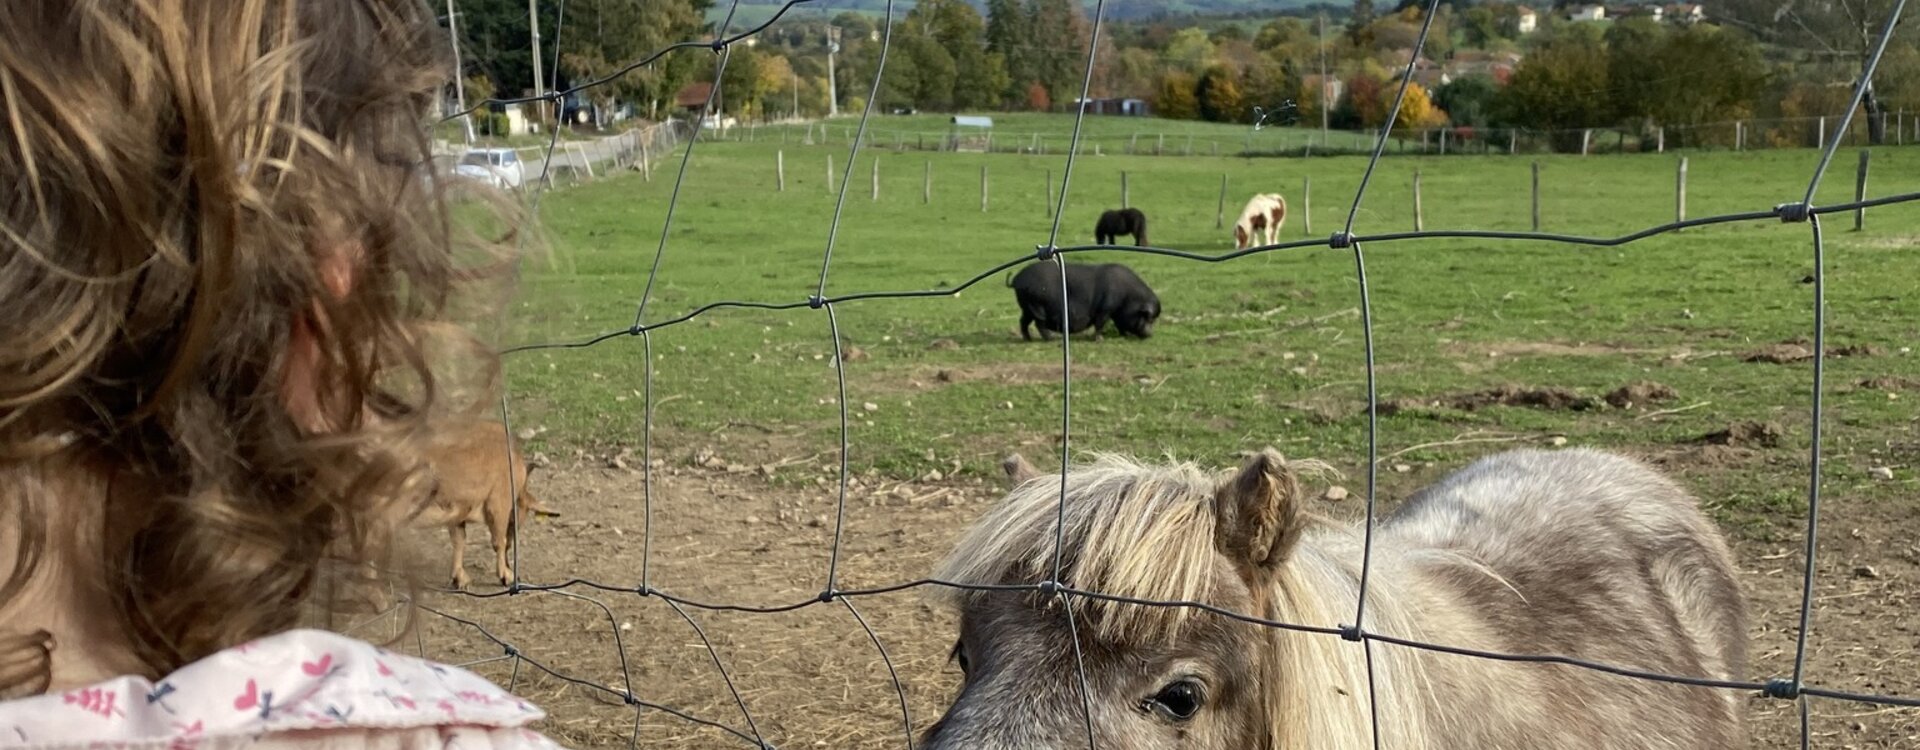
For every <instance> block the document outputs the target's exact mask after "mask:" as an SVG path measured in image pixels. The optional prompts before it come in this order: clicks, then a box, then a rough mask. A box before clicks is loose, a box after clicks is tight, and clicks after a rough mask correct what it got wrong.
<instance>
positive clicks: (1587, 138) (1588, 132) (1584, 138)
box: [1580, 128, 1593, 156]
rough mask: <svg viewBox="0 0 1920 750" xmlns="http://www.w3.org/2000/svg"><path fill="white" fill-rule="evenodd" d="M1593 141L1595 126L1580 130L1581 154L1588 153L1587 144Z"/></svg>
mask: <svg viewBox="0 0 1920 750" xmlns="http://www.w3.org/2000/svg"><path fill="white" fill-rule="evenodd" d="M1592 142H1593V128H1587V129H1585V130H1582V131H1580V155H1581V156H1586V155H1587V145H1588V144H1590V143H1592Z"/></svg>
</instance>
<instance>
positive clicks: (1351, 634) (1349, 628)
mask: <svg viewBox="0 0 1920 750" xmlns="http://www.w3.org/2000/svg"><path fill="white" fill-rule="evenodd" d="M1342 234H1344V232H1343V233H1342ZM1364 636H1365V634H1364V633H1361V632H1360V626H1359V625H1341V626H1340V640H1343V641H1352V642H1354V643H1359V642H1360V639H1361V638H1362V637H1364Z"/></svg>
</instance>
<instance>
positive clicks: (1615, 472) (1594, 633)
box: [1376, 449, 1747, 748]
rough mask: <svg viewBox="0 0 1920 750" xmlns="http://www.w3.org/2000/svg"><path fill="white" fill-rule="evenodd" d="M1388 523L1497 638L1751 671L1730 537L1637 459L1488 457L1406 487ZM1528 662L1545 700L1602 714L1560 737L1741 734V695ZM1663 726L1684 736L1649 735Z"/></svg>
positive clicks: (1668, 668)
mask: <svg viewBox="0 0 1920 750" xmlns="http://www.w3.org/2000/svg"><path fill="white" fill-rule="evenodd" d="M1380 533H1381V537H1380V539H1378V540H1377V541H1376V544H1378V545H1380V548H1382V549H1391V550H1395V552H1396V555H1395V556H1396V557H1397V558H1398V560H1399V561H1400V562H1401V563H1402V564H1404V565H1406V566H1407V569H1408V572H1410V573H1412V574H1413V577H1414V579H1415V582H1417V583H1416V585H1420V586H1423V587H1428V588H1429V592H1430V593H1431V594H1432V595H1436V596H1444V598H1448V599H1452V600H1453V601H1456V602H1459V603H1461V604H1462V605H1463V606H1462V607H1461V608H1460V610H1461V611H1460V613H1459V614H1460V615H1461V616H1463V617H1465V618H1468V619H1469V620H1472V621H1475V622H1476V624H1477V625H1478V626H1479V627H1477V628H1475V629H1476V630H1479V631H1480V632H1481V633H1482V634H1483V637H1484V638H1486V639H1487V640H1489V641H1491V643H1487V644H1483V645H1485V646H1490V647H1492V648H1493V649H1494V650H1498V651H1503V652H1507V653H1518V654H1540V655H1548V654H1552V655H1562V656H1572V657H1576V658H1581V659H1586V660H1590V661H1597V662H1602V663H1606V664H1612V665H1616V666H1622V667H1627V668H1631V669H1639V670H1643V671H1648V672H1657V673H1662V674H1671V675H1684V676H1689V677H1704V678H1713V679H1741V678H1743V677H1744V673H1745V670H1746V666H1747V665H1746V611H1745V604H1744V601H1743V599H1742V597H1741V595H1740V591H1739V585H1738V582H1737V581H1736V579H1735V577H1734V568H1733V562H1732V554H1731V552H1730V551H1729V550H1728V548H1727V545H1726V542H1725V541H1724V540H1723V539H1722V538H1721V536H1720V534H1719V533H1718V531H1717V529H1716V528H1715V527H1714V525H1713V524H1712V522H1711V521H1709V520H1708V519H1707V518H1706V517H1705V516H1704V515H1702V514H1701V512H1700V510H1699V508H1698V506H1697V504H1696V502H1695V501H1694V499H1693V498H1692V497H1691V496H1689V495H1688V494H1687V493H1686V492H1685V491H1684V490H1682V489H1680V487H1678V486H1677V485H1675V484H1674V483H1673V482H1671V481H1669V480H1667V479H1666V478H1665V477H1663V476H1661V475H1660V474H1658V473H1657V472H1655V471H1654V470H1652V469H1651V468H1649V467H1647V466H1645V465H1643V464H1640V463H1638V462H1635V461H1633V460H1630V459H1627V458H1623V457H1620V456H1615V455H1611V454H1607V453H1602V452H1598V451H1592V450H1584V449H1574V450H1565V451H1552V452H1549V451H1537V450H1521V451H1512V452H1508V453H1503V454H1499V455H1495V456H1491V457H1488V458H1484V459H1481V460H1480V461H1477V462H1475V463H1473V464H1472V465H1470V466H1468V467H1466V468H1464V469H1462V470H1461V471H1459V472H1457V473H1455V474H1453V475H1451V476H1449V477H1447V478H1445V479H1443V480H1441V481H1440V482H1439V483H1437V484H1435V485H1433V486H1431V487H1429V488H1427V489H1425V490H1422V491H1421V492H1419V493H1418V494H1416V495H1414V496H1413V497H1411V498H1409V499H1408V500H1407V502H1406V504H1405V505H1404V506H1403V507H1402V508H1401V509H1400V510H1399V512H1397V513H1396V514H1395V515H1394V516H1393V517H1392V518H1390V519H1388V520H1387V521H1385V522H1383V523H1382V525H1381V527H1380ZM1461 645H1467V644H1461ZM1521 669H1522V671H1521V672H1520V673H1519V674H1522V675H1525V676H1526V678H1527V681H1528V683H1529V684H1526V685H1513V686H1511V687H1510V689H1514V690H1525V689H1533V690H1536V691H1545V692H1542V693H1539V694H1541V695H1548V696H1550V697H1549V698H1545V699H1543V700H1546V701H1547V702H1548V703H1550V704H1554V703H1558V704H1560V705H1570V706H1582V705H1584V706H1585V708H1586V709H1587V710H1586V711H1585V712H1584V714H1585V715H1589V716H1592V717H1596V718H1592V719H1591V720H1590V721H1589V722H1584V723H1588V724H1589V725H1588V726H1579V724H1581V723H1583V722H1579V721H1577V720H1576V721H1574V722H1568V723H1565V724H1564V725H1563V726H1561V727H1559V728H1558V729H1557V731H1558V732H1563V733H1564V736H1563V739H1565V740H1566V741H1567V742H1566V744H1563V745H1561V746H1583V747H1667V746H1669V745H1667V744H1658V743H1664V742H1671V743H1672V744H1671V746H1672V747H1675V748H1680V747H1697V748H1720V747H1734V746H1738V745H1737V743H1739V742H1741V741H1742V739H1741V738H1742V737H1743V730H1742V723H1743V722H1742V718H1741V717H1742V705H1741V700H1740V696H1739V695H1738V694H1736V693H1735V692H1733V691H1725V690H1710V689H1704V688H1687V687H1678V686H1672V685H1664V684H1655V683H1646V685H1645V686H1644V687H1640V688H1630V689H1623V687H1624V686H1622V685H1620V684H1617V683H1618V681H1619V680H1621V679H1625V678H1619V677H1613V676H1608V675H1604V674H1601V673H1597V672H1591V671H1588V670H1581V669H1577V668H1567V667H1551V666H1529V667H1522V668H1521ZM1569 713H1570V714H1573V715H1580V714H1582V713H1583V712H1582V711H1571V712H1569ZM1516 719H1517V720H1522V721H1524V719H1518V717H1516ZM1653 726H1659V727H1677V728H1679V731H1678V735H1676V736H1667V737H1661V738H1659V739H1653V738H1650V737H1648V736H1645V735H1644V734H1643V733H1644V732H1645V731H1646V730H1647V729H1648V728H1649V727H1653ZM1649 742H1653V743H1656V744H1648V743H1649ZM1543 746H1544V745H1543Z"/></svg>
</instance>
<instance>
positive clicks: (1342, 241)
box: [1327, 232, 1353, 250]
mask: <svg viewBox="0 0 1920 750" xmlns="http://www.w3.org/2000/svg"><path fill="white" fill-rule="evenodd" d="M1327 247H1331V248H1333V249H1335V250H1345V249H1347V248H1350V247H1353V234H1351V233H1349V232H1334V233H1333V236H1331V237H1328V238H1327Z"/></svg>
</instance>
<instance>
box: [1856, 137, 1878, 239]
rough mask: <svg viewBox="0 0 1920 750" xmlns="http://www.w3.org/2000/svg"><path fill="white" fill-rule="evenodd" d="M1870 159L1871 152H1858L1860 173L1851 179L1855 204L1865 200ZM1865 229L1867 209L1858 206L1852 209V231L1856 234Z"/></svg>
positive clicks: (1871, 156)
mask: <svg viewBox="0 0 1920 750" xmlns="http://www.w3.org/2000/svg"><path fill="white" fill-rule="evenodd" d="M1872 158H1873V152H1871V151H1861V152H1860V172H1859V174H1856V175H1854V178H1853V200H1854V202H1856V203H1857V202H1860V201H1864V200H1866V199H1867V161H1868V160H1869V159H1872ZM1866 228H1867V208H1866V207H1865V206H1860V207H1858V208H1855V209H1853V231H1856V232H1858V231H1860V230H1862V229H1866Z"/></svg>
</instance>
